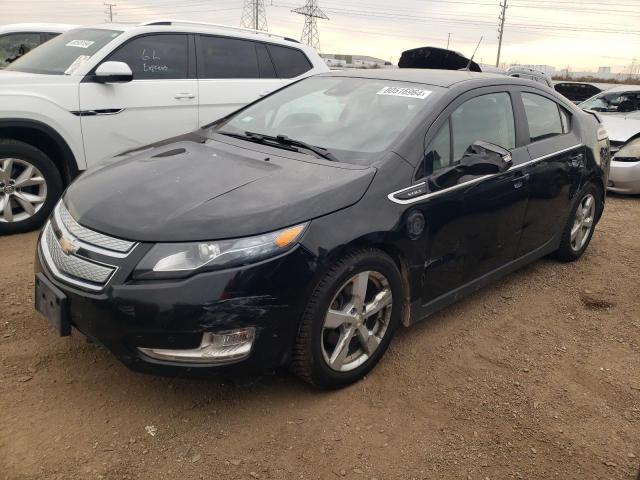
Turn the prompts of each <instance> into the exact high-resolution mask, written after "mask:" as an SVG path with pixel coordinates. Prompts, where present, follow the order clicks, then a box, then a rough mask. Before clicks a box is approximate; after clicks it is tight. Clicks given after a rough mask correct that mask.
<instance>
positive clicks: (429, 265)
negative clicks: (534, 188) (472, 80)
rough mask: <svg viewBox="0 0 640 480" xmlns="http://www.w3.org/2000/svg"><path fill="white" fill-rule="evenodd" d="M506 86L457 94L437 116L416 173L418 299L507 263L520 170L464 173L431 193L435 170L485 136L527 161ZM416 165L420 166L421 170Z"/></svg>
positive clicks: (522, 196) (516, 229) (521, 196)
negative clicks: (420, 233) (420, 248)
mask: <svg viewBox="0 0 640 480" xmlns="http://www.w3.org/2000/svg"><path fill="white" fill-rule="evenodd" d="M513 94H514V93H513V92H511V91H509V88H507V87H505V88H500V87H492V88H484V89H479V90H475V91H472V92H469V93H467V94H465V95H463V96H462V97H459V98H458V100H457V101H456V102H454V103H453V104H452V105H451V106H449V107H448V109H447V110H445V112H443V114H442V115H441V116H440V118H439V119H438V121H437V122H436V124H434V127H432V129H430V130H431V131H437V133H436V134H435V135H434V136H433V137H432V140H431V141H430V143H429V145H428V146H427V148H426V151H425V158H424V162H423V164H422V166H421V169H419V172H418V174H417V175H416V177H417V178H416V180H417V181H419V180H420V177H422V180H423V181H424V182H425V184H426V186H425V188H426V189H427V190H426V195H425V196H424V197H422V199H421V200H420V201H418V202H415V203H416V207H417V208H418V209H420V210H421V211H422V213H423V215H424V218H425V219H426V223H427V229H428V235H426V236H425V238H426V243H425V245H424V248H425V252H426V264H425V267H426V268H425V275H424V284H423V287H424V290H423V302H424V303H428V302H430V301H432V300H435V299H436V298H437V297H439V296H441V295H443V294H445V293H448V292H451V291H453V290H455V289H456V288H458V287H460V286H462V285H464V284H467V283H469V282H471V281H473V280H475V279H478V278H480V277H482V276H483V275H485V274H487V273H490V272H492V271H494V270H495V269H497V268H499V267H501V266H503V265H504V264H506V263H508V262H509V261H511V260H513V259H514V257H515V254H516V249H517V244H518V239H519V237H520V231H521V228H522V220H523V217H524V212H525V209H526V204H527V199H528V194H529V193H528V192H529V186H528V183H527V181H526V178H525V177H524V176H523V174H522V172H521V171H520V169H517V168H513V167H512V168H511V169H510V170H508V171H506V172H504V173H500V174H495V175H488V176H483V175H479V176H471V175H469V176H467V177H465V178H464V179H461V181H460V182H459V183H458V184H457V185H455V186H453V187H450V188H447V189H443V190H436V191H432V192H431V191H429V188H430V187H429V179H430V177H432V176H433V175H434V174H437V172H438V170H439V169H441V168H445V167H447V166H449V165H452V164H455V163H457V162H458V161H459V160H460V158H461V157H462V155H463V154H464V152H465V151H466V150H467V148H468V147H469V146H470V145H471V144H473V143H474V142H475V141H478V140H483V141H487V142H490V143H493V144H496V145H500V146H502V147H503V148H506V149H508V150H510V152H511V154H512V157H513V163H514V166H517V165H520V164H524V163H526V162H527V161H528V160H529V154H528V152H527V149H526V147H525V146H524V145H523V143H522V141H521V139H520V135H519V126H518V123H516V116H515V115H514V110H513V100H512V95H513ZM420 170H421V171H420Z"/></svg>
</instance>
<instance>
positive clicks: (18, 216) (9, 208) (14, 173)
mask: <svg viewBox="0 0 640 480" xmlns="http://www.w3.org/2000/svg"><path fill="white" fill-rule="evenodd" d="M46 199H47V182H46V180H45V178H44V176H43V175H42V172H40V170H38V169H37V168H36V167H34V166H33V165H32V164H31V163H29V162H28V161H26V160H22V159H19V158H0V222H6V223H11V222H20V221H23V220H26V219H28V218H31V217H32V216H34V215H35V214H36V213H37V212H38V210H40V209H41V208H42V206H43V205H44V202H45V200H46Z"/></svg>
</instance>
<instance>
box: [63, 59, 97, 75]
mask: <svg viewBox="0 0 640 480" xmlns="http://www.w3.org/2000/svg"><path fill="white" fill-rule="evenodd" d="M90 58H91V57H90V56H89V55H80V56H79V57H78V58H76V59H75V60H74V61H73V63H72V64H71V65H70V66H69V68H67V69H66V70H65V71H64V74H65V75H71V74H72V73H74V72H75V71H76V70H77V69H78V68H80V67H81V66H82V64H83V63H85V62H86V61H87V60H89V59H90Z"/></svg>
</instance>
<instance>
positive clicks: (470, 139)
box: [451, 93, 559, 162]
mask: <svg viewBox="0 0 640 480" xmlns="http://www.w3.org/2000/svg"><path fill="white" fill-rule="evenodd" d="M558 119H559V118H558ZM451 133H452V136H453V161H454V162H457V161H458V160H460V159H461V158H462V156H463V155H464V152H466V150H467V149H468V148H469V147H470V146H471V145H473V143H474V142H476V141H478V140H482V141H485V142H489V143H493V144H495V145H499V146H501V147H502V148H506V149H510V148H514V147H515V145H516V136H515V126H514V120H513V108H512V107H511V98H510V97H509V94H508V93H491V94H488V95H481V96H479V97H475V98H472V99H471V100H468V101H466V102H465V103H463V104H462V105H460V106H459V107H458V108H457V109H456V110H455V111H454V112H453V113H452V114H451Z"/></svg>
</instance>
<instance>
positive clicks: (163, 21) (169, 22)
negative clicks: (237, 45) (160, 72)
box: [138, 18, 300, 43]
mask: <svg viewBox="0 0 640 480" xmlns="http://www.w3.org/2000/svg"><path fill="white" fill-rule="evenodd" d="M138 25H139V26H141V27H148V26H153V25H186V26H190V25H192V26H198V25H202V26H204V27H215V28H222V29H225V30H234V31H236V32H248V33H255V34H260V35H266V36H268V37H275V38H282V39H283V40H288V41H289V42H295V43H300V42H299V41H298V40H295V39H293V38H289V37H285V36H283V35H275V34H273V33H269V32H265V31H263V30H255V29H253V28H243V27H232V26H230V25H223V24H221V23H208V22H194V21H189V20H174V19H170V18H168V19H160V20H151V21H149V22H143V23H140V24H138Z"/></svg>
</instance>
